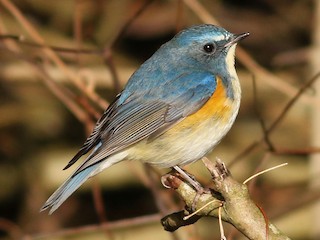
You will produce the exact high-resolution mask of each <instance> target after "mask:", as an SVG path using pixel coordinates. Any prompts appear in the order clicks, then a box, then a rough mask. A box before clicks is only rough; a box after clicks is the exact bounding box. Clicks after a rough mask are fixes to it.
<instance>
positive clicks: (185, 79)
mask: <svg viewBox="0 0 320 240" xmlns="http://www.w3.org/2000/svg"><path fill="white" fill-rule="evenodd" d="M140 87H141V85H140ZM135 88H136V89H135ZM141 88H142V89H141ZM141 88H140V90H139V91H138V89H137V87H136V86H135V85H131V86H130V85H128V86H127V87H126V88H125V90H124V91H123V92H122V93H121V94H120V95H119V96H118V97H117V99H116V101H115V102H114V103H113V104H111V105H110V107H109V108H108V109H107V110H106V112H105V113H104V114H103V116H102V118H101V119H100V120H99V121H98V123H97V125H96V127H95V128H94V130H93V132H92V134H91V135H90V136H89V138H88V139H87V141H86V142H85V144H84V145H83V147H82V148H81V149H80V151H79V152H78V154H77V155H76V156H75V157H74V158H73V159H72V160H71V161H70V163H69V164H68V165H67V167H69V166H70V165H72V164H73V163H74V162H75V161H76V160H77V159H78V158H79V157H81V156H82V155H83V154H85V153H87V152H88V151H89V150H90V149H92V148H93V147H94V146H96V145H97V144H98V143H99V144H101V147H99V148H98V149H97V150H95V151H94V152H93V153H91V154H90V156H89V157H88V158H87V159H86V160H85V161H84V162H83V163H82V164H81V165H80V167H79V168H78V169H77V170H76V172H75V173H74V174H73V176H75V175H77V174H78V173H79V172H81V171H83V170H84V169H86V168H88V167H90V166H92V165H95V164H97V163H99V162H101V161H102V160H104V159H105V158H107V157H108V156H110V155H111V154H113V153H116V152H119V151H121V150H122V149H125V148H127V147H129V146H130V145H132V144H134V143H136V142H138V141H141V140H142V139H145V138H148V137H150V136H153V135H157V136H158V135H159V134H161V133H162V132H164V131H166V130H167V129H169V128H170V127H172V126H173V125H174V124H175V123H177V122H179V121H181V120H182V119H184V118H185V117H187V116H188V115H190V114H193V113H194V112H196V111H197V110H198V109H200V108H201V107H202V106H203V104H204V103H205V102H206V101H207V100H208V99H209V98H210V97H211V96H212V94H213V93H214V91H215V88H216V79H215V76H213V75H212V74H210V73H208V72H194V71H193V72H189V73H184V74H182V75H178V76H176V77H175V78H174V79H172V80H170V81H163V82H160V83H159V84H158V87H154V86H151V87H150V88H148V87H141ZM123 96H125V97H123ZM67 167H66V168H67Z"/></svg>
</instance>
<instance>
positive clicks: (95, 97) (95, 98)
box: [0, 0, 108, 109]
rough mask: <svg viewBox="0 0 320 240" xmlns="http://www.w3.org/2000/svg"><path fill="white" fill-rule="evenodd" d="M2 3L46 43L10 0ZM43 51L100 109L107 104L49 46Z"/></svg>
mask: <svg viewBox="0 0 320 240" xmlns="http://www.w3.org/2000/svg"><path fill="white" fill-rule="evenodd" d="M0 2H1V3H2V5H3V6H4V7H5V8H6V9H7V10H8V11H9V12H10V13H11V14H12V15H13V16H14V17H15V18H16V20H17V21H18V22H19V23H20V24H21V25H22V26H23V28H24V29H25V30H26V31H27V32H28V34H29V35H30V36H31V37H32V38H33V40H34V41H35V42H36V43H38V44H41V45H46V44H45V41H44V39H43V38H42V37H41V36H40V34H39V33H38V31H37V30H36V29H35V28H34V27H33V26H32V24H31V23H30V22H29V21H28V20H27V19H26V18H25V17H24V15H23V14H22V13H21V11H20V10H19V9H18V8H17V7H16V6H15V5H14V4H13V3H12V2H11V1H10V0H0ZM43 53H44V54H45V56H47V57H48V59H50V60H52V61H53V62H54V63H55V64H56V65H57V66H58V67H59V68H60V69H61V71H62V72H64V74H65V75H66V76H67V77H68V78H69V79H70V80H71V81H72V83H73V84H74V85H75V86H76V87H77V88H78V89H80V90H81V91H82V92H83V93H85V95H86V96H87V97H88V98H89V99H91V100H92V101H93V102H94V103H96V104H98V105H99V106H100V107H101V108H102V109H105V108H106V107H107V106H108V103H107V102H106V101H105V100H103V99H102V98H100V97H99V96H98V95H97V94H96V93H95V92H92V91H90V90H88V89H87V88H86V86H85V84H84V83H83V82H82V81H81V80H80V79H79V77H78V76H77V74H76V73H75V72H73V71H71V70H70V69H69V68H68V67H67V66H66V64H65V63H64V62H63V61H62V60H61V59H60V58H59V57H58V56H57V55H56V53H55V52H54V51H52V50H51V49H50V48H43Z"/></svg>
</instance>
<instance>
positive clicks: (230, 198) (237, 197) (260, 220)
mask: <svg viewBox="0 0 320 240" xmlns="http://www.w3.org/2000/svg"><path fill="white" fill-rule="evenodd" d="M202 161H203V162H204V164H205V165H206V167H207V169H208V170H209V172H210V174H211V175H212V180H213V189H212V190H211V193H208V192H204V193H202V194H200V197H199V200H198V202H197V203H196V204H195V205H196V210H197V209H200V208H201V207H202V206H203V205H205V204H206V203H207V202H212V203H213V204H211V205H209V206H208V205H207V207H205V208H204V209H202V210H201V211H200V212H198V214H197V216H198V217H201V216H211V217H216V218H218V217H219V215H220V216H221V219H222V220H223V221H226V222H229V223H231V224H232V225H233V226H235V227H236V228H237V229H238V230H239V231H240V232H242V234H244V235H245V236H246V237H247V238H248V239H255V240H265V239H273V240H276V239H286V240H288V239H289V238H288V237H287V236H285V235H283V234H282V233H281V232H280V231H279V230H278V229H277V228H276V227H275V226H274V225H272V224H271V223H269V222H268V220H266V219H265V218H266V217H265V216H264V213H262V212H263V211H261V210H260V208H259V207H257V205H256V204H255V203H254V202H253V201H252V200H251V199H250V196H249V193H248V190H247V187H246V186H245V185H244V184H241V183H238V182H237V181H235V180H234V179H233V178H232V177H231V175H230V172H229V171H228V169H227V168H226V166H225V164H224V163H222V162H221V161H219V160H218V161H217V162H216V164H215V165H214V164H213V163H212V162H210V161H209V160H208V159H206V158H204V159H203V160H202ZM165 178H166V180H167V182H166V185H168V186H172V188H173V189H175V190H176V192H177V193H178V194H179V195H180V197H181V198H182V199H183V200H184V201H185V203H186V205H187V207H188V208H191V206H194V205H193V201H194V197H195V195H197V194H199V193H197V192H196V191H195V190H194V189H193V188H192V187H191V186H190V185H189V184H187V183H186V182H184V181H183V180H182V179H180V178H179V176H177V175H175V174H172V175H167V176H166V177H165ZM214 199H215V200H216V201H213V200H214ZM221 201H223V208H221V209H223V211H221V212H220V214H219V210H218V209H219V208H220V207H221ZM214 203H218V204H214ZM178 216H179V215H178ZM172 217H173V219H171V215H168V216H166V218H165V221H162V224H163V225H164V227H165V229H167V230H170V231H172V229H173V230H175V229H177V228H179V227H181V226H185V225H186V223H185V222H184V220H183V216H180V217H182V218H181V219H180V220H179V219H178V217H177V213H174V214H173V215H172ZM188 220H190V219H188ZM196 220H197V218H196V219H195V221H196ZM171 223H173V224H174V225H173V226H171V225H170V224H171ZM191 223H192V222H191Z"/></svg>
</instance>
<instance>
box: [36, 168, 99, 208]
mask: <svg viewBox="0 0 320 240" xmlns="http://www.w3.org/2000/svg"><path fill="white" fill-rule="evenodd" d="M98 167H99V166H98V164H97V165H93V166H90V167H88V168H87V169H85V170H83V171H81V172H79V173H78V174H77V175H75V176H71V177H69V178H68V179H67V180H66V181H65V182H64V183H63V184H62V185H61V186H60V187H59V188H58V189H57V190H56V191H55V192H54V193H53V194H52V195H51V196H50V198H49V199H48V200H47V201H46V202H45V204H44V205H43V206H42V208H41V209H40V212H42V211H44V210H46V209H48V208H51V209H50V211H49V214H52V213H53V212H54V211H55V210H57V208H58V207H60V205H61V204H62V203H63V202H64V201H65V200H66V199H67V198H68V197H69V196H70V195H71V194H72V193H73V192H74V191H76V190H77V189H78V188H79V187H80V186H81V185H82V184H83V183H84V182H85V181H86V180H87V179H88V178H90V177H91V176H93V175H95V174H94V173H95V172H96V170H97V168H98Z"/></svg>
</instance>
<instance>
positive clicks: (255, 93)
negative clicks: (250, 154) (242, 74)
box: [252, 75, 275, 151]
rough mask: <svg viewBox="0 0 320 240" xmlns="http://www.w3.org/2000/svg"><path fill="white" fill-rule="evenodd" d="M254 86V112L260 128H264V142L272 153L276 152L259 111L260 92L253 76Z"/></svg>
mask: <svg viewBox="0 0 320 240" xmlns="http://www.w3.org/2000/svg"><path fill="white" fill-rule="evenodd" d="M252 86H253V106H254V107H253V109H254V112H255V114H256V116H257V117H258V120H259V122H260V126H261V128H262V132H263V137H264V141H265V143H266V144H267V146H268V148H269V150H270V151H274V150H275V148H274V146H273V144H272V143H271V140H270V138H269V134H268V131H267V127H266V124H265V122H264V120H263V117H262V114H261V112H260V109H259V99H258V90H257V84H256V78H255V75H252Z"/></svg>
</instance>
